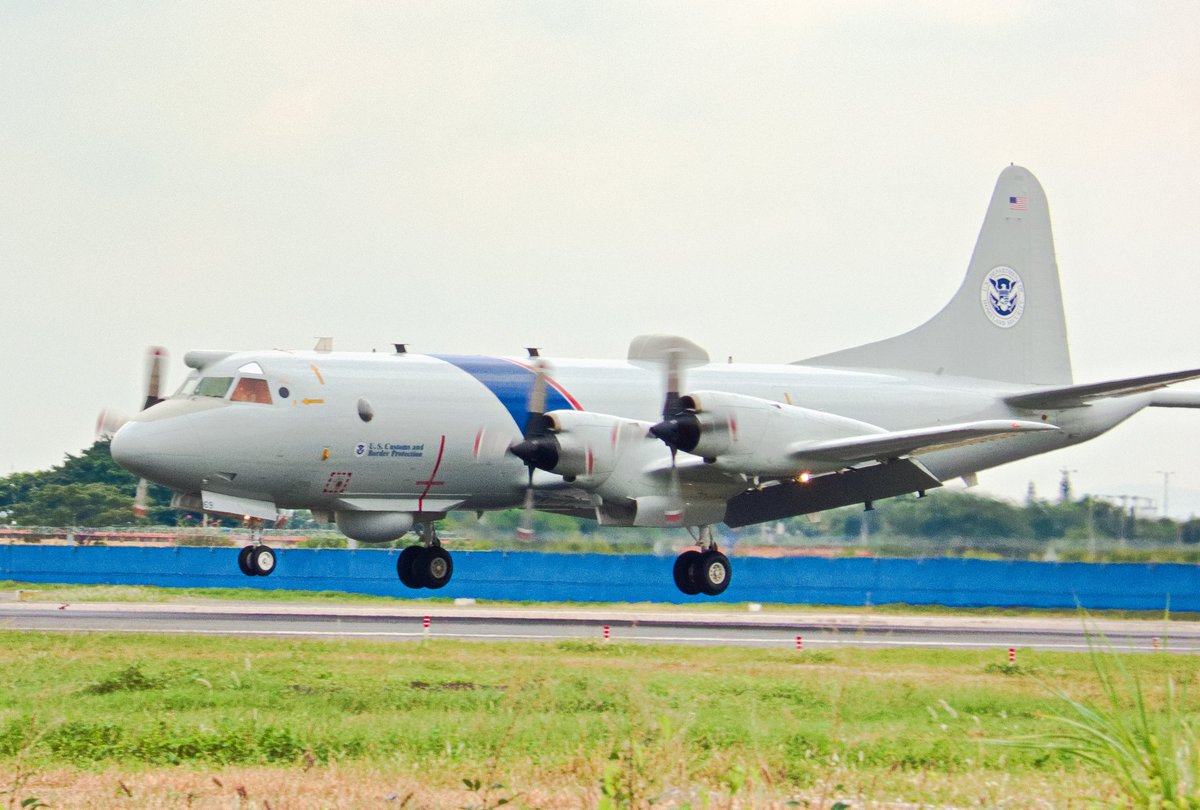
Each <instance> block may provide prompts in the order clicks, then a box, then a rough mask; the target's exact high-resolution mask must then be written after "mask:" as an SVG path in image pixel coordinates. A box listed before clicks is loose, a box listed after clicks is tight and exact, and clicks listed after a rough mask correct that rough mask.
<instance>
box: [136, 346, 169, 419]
mask: <svg viewBox="0 0 1200 810" xmlns="http://www.w3.org/2000/svg"><path fill="white" fill-rule="evenodd" d="M166 360H167V350H166V349H164V348H163V347H162V346H151V347H150V350H149V351H148V352H147V354H146V400H145V403H144V404H143V405H142V410H143V411H144V410H146V409H147V408H152V407H154V406H155V405H157V404H158V403H160V402H162V401H163V398H162V396H160V394H161V393H162V383H163V366H164V364H165V363H166Z"/></svg>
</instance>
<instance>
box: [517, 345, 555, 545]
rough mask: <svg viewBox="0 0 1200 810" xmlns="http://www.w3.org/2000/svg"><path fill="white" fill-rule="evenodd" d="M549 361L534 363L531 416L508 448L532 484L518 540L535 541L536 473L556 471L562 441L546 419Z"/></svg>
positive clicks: (526, 493) (522, 516)
mask: <svg viewBox="0 0 1200 810" xmlns="http://www.w3.org/2000/svg"><path fill="white" fill-rule="evenodd" d="M546 369H547V366H546V362H545V361H544V360H541V359H535V360H534V372H535V374H534V378H533V388H532V389H530V391H529V416H528V418H526V420H525V429H524V430H523V431H522V432H521V441H519V442H517V443H516V444H514V445H511V446H510V447H509V448H508V452H510V453H512V454H513V455H514V456H516V457H517V458H519V459H521V461H523V462H524V463H525V467H526V468H527V469H528V470H529V482H528V483H527V484H526V485H525V502H524V505H523V506H522V508H521V522H520V524H519V525H518V526H517V537H518V539H521V540H532V539H533V471H534V470H539V469H540V470H552V469H554V467H555V466H556V465H557V464H558V441H557V440H555V438H554V436H553V435H552V434H551V433H550V423H549V420H547V419H546Z"/></svg>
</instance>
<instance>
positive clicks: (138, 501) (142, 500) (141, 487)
mask: <svg viewBox="0 0 1200 810" xmlns="http://www.w3.org/2000/svg"><path fill="white" fill-rule="evenodd" d="M149 488H150V487H149V484H147V483H146V479H145V478H139V479H138V484H137V492H136V493H134V496H133V514H134V515H136V516H137V517H145V516H146V499H147V495H148V494H149V492H148V490H149Z"/></svg>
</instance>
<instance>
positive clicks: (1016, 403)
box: [1004, 368, 1200, 411]
mask: <svg viewBox="0 0 1200 810" xmlns="http://www.w3.org/2000/svg"><path fill="white" fill-rule="evenodd" d="M1197 378H1200V368H1193V369H1188V370H1186V371H1171V372H1167V373H1166V374H1148V375H1146V376H1144V377H1127V378H1126V379H1123V380H1108V381H1106V382H1099V383H1085V384H1083V385H1067V386H1063V387H1061V388H1042V389H1040V390H1036V391H1029V392H1026V393H1024V394H1013V395H1012V396H1009V397H1005V398H1004V401H1005V402H1007V403H1008V404H1009V405H1012V406H1013V407H1014V408H1024V409H1027V410H1047V411H1052V410H1057V409H1059V408H1075V407H1078V406H1080V405H1086V404H1087V403H1088V402H1089V401H1090V400H1093V399H1104V398H1106V397H1124V396H1129V395H1130V394H1144V393H1146V392H1147V391H1154V390H1157V389H1159V388H1163V387H1165V386H1168V385H1171V384H1172V383H1178V382H1186V381H1187V380H1195V379H1197ZM1165 407H1195V406H1190V405H1184V406H1181V405H1174V406H1171V405H1167V406H1165Z"/></svg>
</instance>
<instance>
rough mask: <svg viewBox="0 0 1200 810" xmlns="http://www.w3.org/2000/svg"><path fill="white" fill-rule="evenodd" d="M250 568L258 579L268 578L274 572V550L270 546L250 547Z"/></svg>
mask: <svg viewBox="0 0 1200 810" xmlns="http://www.w3.org/2000/svg"><path fill="white" fill-rule="evenodd" d="M251 549H252V551H251V554H250V567H251V568H253V569H254V573H256V574H258V575H259V576H260V577H266V576H270V575H271V572H272V571H274V570H275V550H274V549H272V548H271V547H270V546H251Z"/></svg>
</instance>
